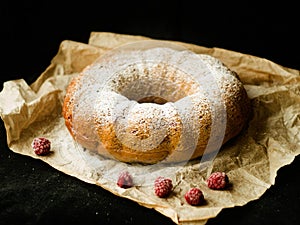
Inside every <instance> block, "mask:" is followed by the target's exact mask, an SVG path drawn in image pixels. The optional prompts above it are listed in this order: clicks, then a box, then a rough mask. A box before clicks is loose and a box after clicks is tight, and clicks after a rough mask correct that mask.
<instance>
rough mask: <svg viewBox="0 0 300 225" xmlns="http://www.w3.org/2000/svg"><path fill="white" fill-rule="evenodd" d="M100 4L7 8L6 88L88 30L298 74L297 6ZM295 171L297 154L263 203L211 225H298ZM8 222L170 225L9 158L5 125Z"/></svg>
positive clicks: (2, 212)
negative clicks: (190, 47)
mask: <svg viewBox="0 0 300 225" xmlns="http://www.w3.org/2000/svg"><path fill="white" fill-rule="evenodd" d="M62 2H63V3H64V4H62ZM95 2H96V1H84V2H73V1H57V2H56V1H24V2H21V3H15V2H14V1H10V2H8V1H6V2H4V3H1V7H0V10H1V11H0V12H1V21H0V23H1V30H0V32H1V36H0V38H1V43H2V46H1V55H2V57H1V60H0V62H1V76H0V83H1V86H0V87H1V88H0V90H1V89H2V84H3V83H4V82H5V81H8V80H14V79H21V78H22V79H25V81H26V82H27V83H29V84H30V83H32V82H33V81H34V80H35V79H36V78H37V77H38V76H39V75H40V74H41V73H42V72H43V71H44V70H45V69H46V67H47V66H48V65H49V64H50V61H51V59H52V58H53V56H54V55H55V54H56V53H57V50H58V47H59V44H60V43H61V41H63V40H67V39H69V40H74V41H78V42H83V43H87V42H88V38H89V35H90V32H92V31H104V32H115V33H122V34H132V35H144V36H148V37H152V38H157V39H168V40H176V41H184V42H189V43H194V44H198V45H201V46H205V47H219V48H224V49H228V50H233V51H237V52H241V53H245V54H250V55H255V56H258V57H261V58H266V59H269V60H271V61H273V62H275V63H277V64H280V65H282V66H285V67H289V68H293V69H297V70H299V69H300V57H299V54H298V52H300V51H299V50H300V48H299V47H300V46H299V40H300V35H299V33H298V30H299V22H300V20H299V18H298V15H297V13H298V11H297V9H298V8H297V6H296V5H295V3H290V2H288V1H285V2H284V3H282V2H281V3H272V5H270V4H267V3H264V2H263V1H260V2H255V1H249V2H248V1H243V3H240V4H236V5H233V4H229V3H228V2H221V3H216V2H215V1H214V2H211V3H205V4H204V3H203V2H199V4H196V3H197V2H193V1H180V0H177V1H176V0H175V1H157V0H152V1H144V2H142V1H141V2H138V1H129V2H120V3H113V2H111V3H109V2H101V1H98V4H95ZM241 4H243V5H241ZM0 104H1V103H0ZM299 172H300V158H299V157H296V158H295V160H294V161H293V162H292V163H291V164H290V165H287V166H284V167H282V168H281V169H280V170H279V171H278V174H277V177H276V181H275V184H274V185H272V186H271V187H270V188H269V189H268V190H267V191H266V192H265V193H264V194H263V195H262V196H261V198H259V199H258V200H255V201H251V202H249V203H248V204H246V205H244V206H240V207H234V208H229V209H224V210H222V211H221V213H220V214H218V216H217V217H216V218H213V219H210V220H209V221H208V222H207V224H208V225H217V224H218V225H219V224H229V223H230V224H239V225H250V224H251V225H256V224H278V225H279V224H280V225H283V224H286V225H296V224H297V225H298V224H300V189H299V185H300V182H299V180H300V179H299ZM10 224H41V225H42V224H43V225H44V224H70V225H71V224H72V225H74V224H85V225H89V224H93V225H94V224H107V225H108V224H114V225H115V224H165V225H166V224H170V225H171V224H174V223H173V222H172V221H171V220H170V219H169V218H167V217H165V216H163V215H161V214H160V213H158V212H156V211H155V210H153V209H148V208H145V207H142V206H140V205H138V204H137V203H135V202H133V201H130V200H127V199H124V198H120V197H117V196H115V195H113V194H112V193H110V192H108V191H106V190H104V189H102V188H100V187H99V186H96V185H91V184H87V183H85V182H83V181H80V180H78V179H76V178H74V177H71V176H68V175H66V174H64V173H61V172H59V171H57V170H55V169H53V168H52V167H50V166H49V165H47V164H45V163H44V162H42V161H40V160H36V159H33V158H30V157H27V156H23V155H19V154H16V153H13V152H12V151H11V150H10V149H9V148H8V147H7V144H6V131H5V128H4V125H3V121H2V120H0V225H10Z"/></svg>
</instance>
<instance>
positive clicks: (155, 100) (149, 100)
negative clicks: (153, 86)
mask: <svg viewBox="0 0 300 225" xmlns="http://www.w3.org/2000/svg"><path fill="white" fill-rule="evenodd" d="M167 102H168V101H167V100H166V99H164V98H162V97H158V96H148V97H144V98H141V99H140V100H138V103H155V104H158V105H163V104H165V103H167Z"/></svg>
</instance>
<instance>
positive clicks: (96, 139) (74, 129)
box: [63, 56, 251, 164]
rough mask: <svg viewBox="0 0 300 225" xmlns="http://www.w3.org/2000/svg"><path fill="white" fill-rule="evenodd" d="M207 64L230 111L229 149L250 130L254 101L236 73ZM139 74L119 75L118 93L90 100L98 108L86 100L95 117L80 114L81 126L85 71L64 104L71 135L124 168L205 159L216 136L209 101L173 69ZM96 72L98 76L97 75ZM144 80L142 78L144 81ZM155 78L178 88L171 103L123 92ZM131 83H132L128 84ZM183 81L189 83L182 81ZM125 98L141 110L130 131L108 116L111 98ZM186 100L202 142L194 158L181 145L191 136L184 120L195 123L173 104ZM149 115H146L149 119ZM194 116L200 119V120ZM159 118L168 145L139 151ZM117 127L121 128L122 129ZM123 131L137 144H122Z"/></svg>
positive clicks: (226, 137) (158, 68)
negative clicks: (138, 143) (78, 98)
mask: <svg viewBox="0 0 300 225" xmlns="http://www.w3.org/2000/svg"><path fill="white" fill-rule="evenodd" d="M203 60H204V62H205V63H206V64H207V65H208V66H209V67H210V68H211V70H212V71H214V70H216V72H217V73H219V74H222V76H221V77H220V80H218V82H219V86H220V88H221V93H222V96H221V98H222V102H223V104H224V105H225V109H226V129H225V133H224V137H221V138H223V141H222V144H224V143H226V142H227V141H228V140H230V139H231V138H233V137H235V136H236V135H238V134H239V133H240V132H241V130H242V129H243V128H244V127H245V125H246V124H247V121H248V119H249V116H250V111H251V108H250V100H249V98H248V96H247V93H246V90H245V89H244V87H243V84H242V83H241V81H240V80H239V78H238V75H237V74H236V73H234V72H233V71H231V70H230V69H229V68H227V67H226V66H225V65H224V64H223V63H221V62H220V61H218V60H217V59H215V58H213V57H211V56H203ZM146 67H147V66H146ZM146 67H145V68H146ZM139 68H140V65H138V66H136V67H134V68H131V69H129V70H127V71H125V72H123V73H121V74H119V75H118V76H117V75H116V77H115V79H114V80H113V81H111V83H113V84H115V83H119V85H117V86H115V87H114V88H115V92H108V93H105V94H106V95H104V96H106V97H105V98H102V99H96V100H95V99H93V100H92V99H91V101H93V103H91V102H89V101H88V100H86V102H87V103H86V104H90V105H88V106H85V107H88V108H94V109H95V112H91V115H86V113H83V114H82V115H81V114H80V113H77V114H76V116H77V117H76V120H74V111H75V112H78V111H80V110H81V108H80V107H82V106H78V108H76V107H77V105H78V104H77V103H76V96H77V95H76V94H77V93H78V92H79V91H80V90H81V89H83V88H86V87H85V86H84V85H83V84H82V81H84V79H87V78H86V77H87V75H86V72H85V71H86V70H84V71H83V72H82V73H81V74H80V75H79V76H77V77H75V78H74V79H73V80H72V81H71V82H70V85H69V87H68V89H67V92H66V96H65V99H64V103H63V116H64V118H65V124H66V127H67V128H68V130H69V131H70V134H71V135H72V136H73V137H74V139H75V140H76V141H77V142H78V143H79V144H81V145H82V146H83V147H85V148H87V149H90V150H92V151H97V152H98V153H99V154H100V155H102V156H105V157H109V158H114V159H116V160H120V161H122V162H139V163H146V164H148V163H150V164H153V163H157V162H160V161H163V160H166V159H167V160H166V162H178V161H182V160H190V159H195V158H197V157H200V156H202V155H203V153H204V151H205V150H206V147H207V144H208V141H209V139H210V137H211V135H214V134H212V121H213V118H212V111H211V110H212V108H211V105H210V101H209V99H207V98H205V97H203V96H202V95H201V93H197V91H195V90H197V89H196V88H194V86H196V85H195V84H194V81H193V80H188V79H186V78H187V77H186V76H185V75H183V74H181V73H180V72H178V71H177V70H176V69H174V68H167V67H166V66H165V65H154V66H153V65H151V66H148V67H147V68H146V69H144V70H143V71H142V72H141V69H139ZM166 68H167V69H166ZM93 72H95V73H96V72H97V71H93ZM134 73H136V74H134ZM140 74H143V76H142V75H140ZM154 74H159V76H156V78H153V79H162V80H161V81H160V80H158V81H157V82H158V83H164V82H167V81H168V80H172V82H175V87H173V88H170V90H171V91H170V93H169V94H166V96H167V97H166V98H165V97H164V98H161V97H159V96H158V97H157V96H148V97H143V98H141V99H137V97H135V95H134V93H132V92H133V91H132V90H131V89H128V90H125V89H126V88H125V89H124V88H123V86H124V87H128V84H126V82H129V83H130V82H134V81H136V80H138V79H141V76H142V77H143V79H146V80H147V79H152V78H151V76H152V75H153V76H155V75H154ZM184 76H185V77H184ZM124 77H125V78H124ZM126 77H128V79H127V80H126ZM157 77H160V78H157ZM180 77H184V79H183V78H182V79H181V78H180ZM124 79H125V80H124ZM218 79H219V78H218ZM120 80H122V81H120ZM147 81H149V80H147ZM121 82H123V83H122V85H123V86H122V85H120V83H121ZM158 83H157V84H158ZM176 85H177V86H176ZM145 87H146V86H143V87H141V88H140V89H141V90H143V89H144V88H145ZM178 87H180V89H181V90H180V91H177V90H176V89H178ZM135 88H137V90H138V89H139V87H138V86H137V87H135ZM151 88H153V89H155V88H161V89H162V88H168V87H166V85H164V87H156V86H155V85H154V86H151ZM167 91H168V90H167ZM137 92H138V91H137ZM175 92H176V93H175ZM124 95H125V96H126V97H128V96H130V98H129V99H130V100H131V101H135V105H134V107H133V106H132V107H133V108H134V109H136V111H134V113H135V114H134V115H133V119H132V120H128V119H127V120H126V121H127V122H126V126H124V127H122V126H121V125H118V124H116V123H115V122H114V121H115V120H110V117H109V116H111V115H109V114H110V111H105V110H111V109H110V108H109V107H108V106H107V105H109V104H110V103H109V101H110V100H109V98H110V97H111V96H115V98H116V99H118V101H119V100H120V101H121V102H122V101H123V98H125V97H124ZM170 96H171V97H172V96H175V97H174V99H173V100H172V99H171V100H170V99H168V98H170ZM184 96H187V97H189V98H190V99H192V101H193V105H192V109H189V110H190V111H191V112H196V113H195V115H194V117H193V121H192V123H195V124H196V126H195V127H197V128H196V129H197V132H196V134H197V135H199V137H198V138H197V143H196V145H195V147H194V149H193V152H185V151H184V150H185V148H186V145H187V144H186V143H184V141H182V136H183V134H184V132H190V131H189V130H187V129H186V128H184V123H185V120H189V119H190V118H181V116H180V115H179V114H178V113H177V112H176V110H175V108H176V107H175V106H174V104H176V102H178V101H180V99H183V98H184ZM201 96H202V97H201ZM102 97H103V96H102ZM199 98H201V100H199ZM112 101H113V100H112ZM103 102H106V103H103ZM174 102H175V103H174ZM173 103H174V104H173ZM92 104H93V105H92ZM143 104H144V105H143ZM146 106H147V107H146ZM106 107H107V108H106ZM168 107H169V108H168ZM174 107H175V108H174ZM166 108H168V109H166ZM147 110H153V112H154V111H155V112H156V111H159V110H161V111H162V112H163V113H157V114H156V115H154V117H151V116H149V115H150V114H151V113H150V112H147ZM172 110H173V111H172ZM144 111H145V112H144ZM165 111H166V112H167V114H168V115H169V117H168V118H167V119H166V118H165V117H163V118H162V116H161V115H165V114H166V113H165ZM112 112H113V110H112ZM144 113H146V114H145V115H146V116H145V115H144ZM147 113H148V114H149V115H148V114H147ZM80 115H81V116H80ZM192 116H193V115H191V117H192ZM195 116H196V117H197V119H195ZM117 117H122V115H117ZM156 117H159V119H161V120H164V123H167V124H168V126H167V127H166V129H167V134H166V135H165V137H164V139H163V140H162V141H161V142H160V143H159V145H156V144H154V147H153V148H147V149H146V148H145V149H139V147H135V143H133V142H134V140H139V141H141V143H142V141H143V140H147V139H148V138H149V136H151V134H150V133H151V132H153V130H151V129H153V128H152V126H154V125H153V124H154V122H153V121H154V120H155V119H156ZM134 118H135V119H134ZM183 120H184V121H183ZM128 121H131V122H128ZM141 121H142V122H141ZM118 126H119V127H121V128H118ZM122 129H123V130H124V129H126V131H124V132H125V133H126V132H127V133H129V134H130V135H131V136H132V139H130V140H126V138H123V139H122V136H120V134H119V133H120V130H122ZM184 135H189V134H184ZM191 135H193V133H191ZM148 145H149V143H148ZM180 146H181V147H180ZM182 146H183V147H182Z"/></svg>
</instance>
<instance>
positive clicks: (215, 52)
mask: <svg viewBox="0 0 300 225" xmlns="http://www.w3.org/2000/svg"><path fill="white" fill-rule="evenodd" d="M147 39H149V38H147V37H143V36H133V35H124V34H115V33H108V32H92V33H91V36H90V39H89V43H87V44H86V43H79V42H75V41H70V40H65V41H62V43H61V45H60V46H59V50H58V52H57V54H56V56H55V57H54V58H53V59H52V61H51V64H50V65H49V67H48V68H46V70H45V71H44V72H43V73H42V74H41V75H40V76H39V77H38V79H37V80H36V81H35V82H34V83H33V84H31V85H28V84H27V83H26V82H25V81H24V80H22V79H20V80H12V81H7V82H5V83H4V88H3V90H2V91H1V93H0V116H1V118H2V120H3V121H4V125H5V128H6V132H7V143H8V146H9V148H10V149H11V150H12V151H14V152H16V153H20V154H23V155H27V156H31V157H33V158H36V159H39V160H43V161H44V162H45V163H47V164H49V165H50V166H52V167H54V168H56V169H57V170H59V171H62V172H64V173H66V174H69V175H71V176H74V177H76V178H78V179H80V180H82V181H85V182H88V183H91V184H95V185H99V186H101V187H102V188H104V189H106V190H108V191H110V192H112V193H114V194H116V195H117V196H120V197H124V198H128V199H131V200H132V201H135V202H137V203H139V204H140V205H141V206H144V207H149V208H154V209H155V210H157V211H158V212H160V213H162V214H163V215H165V216H167V217H169V218H170V219H172V220H173V221H174V222H175V223H176V224H205V223H206V222H207V220H208V219H209V218H213V217H215V216H216V215H217V214H218V213H219V212H220V211H221V210H222V209H223V208H230V207H234V206H242V205H245V204H246V203H248V202H249V201H252V200H255V199H258V198H259V197H260V196H261V195H262V194H263V193H264V192H265V191H266V190H267V189H268V188H269V187H270V186H271V185H273V184H274V182H275V177H276V172H277V171H278V169H279V168H281V167H283V166H285V165H287V164H289V163H291V162H292V161H293V160H294V158H295V156H297V155H298V154H299V153H300V133H299V131H300V72H299V71H298V70H295V69H290V68H285V67H283V66H281V65H278V64H275V63H274V62H271V61H269V60H267V59H263V58H259V57H255V56H251V55H247V54H241V53H238V52H234V51H229V50H225V49H220V48H206V47H201V46H196V45H192V44H189V43H181V42H175V41H166V42H173V43H176V44H180V45H183V46H184V47H186V48H188V49H190V50H192V51H194V52H195V53H206V54H209V55H212V56H214V57H216V58H218V59H220V60H221V61H222V62H223V63H225V64H226V65H227V66H228V67H229V68H231V69H232V70H234V71H236V72H237V73H238V74H239V76H240V78H241V80H242V82H243V83H244V85H245V88H246V90H247V92H248V95H249V97H250V98H251V104H252V107H253V112H254V114H253V118H252V119H251V121H250V122H249V126H248V127H247V129H245V130H244V131H243V132H242V133H240V135H238V136H237V137H236V138H234V139H233V140H231V141H230V142H228V143H227V144H225V145H224V146H223V147H222V150H221V151H220V152H219V153H218V155H217V156H216V158H215V159H214V161H213V165H212V170H213V171H217V170H219V171H225V172H226V173H227V174H228V176H229V179H230V182H231V186H230V188H228V189H226V190H222V191H215V190H210V189H209V188H208V187H207V186H206V184H205V174H202V173H201V172H200V171H199V165H198V163H199V162H198V161H193V162H190V163H189V164H187V165H185V166H184V167H182V168H180V170H178V171H177V172H176V173H174V174H173V175H174V176H173V177H172V179H173V182H174V191H173V193H172V195H171V196H170V197H169V198H166V199H161V198H158V197H156V196H155V195H154V194H153V187H152V186H151V185H145V186H138V187H133V188H129V189H122V188H119V187H118V186H117V185H116V182H115V179H116V176H117V174H115V173H114V172H115V171H117V169H118V168H121V167H122V166H124V165H123V164H122V163H120V162H116V161H113V160H106V159H103V158H101V157H100V156H98V155H95V154H92V153H90V152H88V151H84V150H83V149H81V148H80V147H79V146H78V145H77V144H76V143H74V141H73V139H72V137H71V136H70V134H69V132H68V131H67V129H66V127H65V125H64V120H63V118H62V115H61V106H62V101H63V98H64V94H65V90H66V87H67V85H68V83H69V82H70V80H71V79H72V78H73V77H74V76H76V75H77V74H78V73H79V72H80V71H81V70H82V69H83V68H85V67H86V66H87V65H89V64H91V63H92V62H93V61H95V60H96V59H97V58H98V57H99V56H101V55H102V54H104V53H105V52H106V51H108V50H110V49H112V48H115V47H117V46H120V45H122V44H126V43H129V42H133V41H137V40H147ZM38 136H44V137H47V138H49V139H50V140H51V142H52V153H51V154H50V155H49V156H43V157H41V156H37V155H35V154H34V153H33V151H32V148H31V142H32V140H33V138H34V137H38ZM134 169H135V168H132V170H133V173H134ZM138 169H143V168H141V167H139V168H138ZM108 177H109V179H108ZM190 187H199V188H200V189H201V190H202V191H203V193H204V196H205V199H206V203H205V204H204V205H202V206H196V207H195V206H190V205H188V204H187V203H186V202H185V200H184V193H185V192H186V191H187V190H188V189H189V188H190Z"/></svg>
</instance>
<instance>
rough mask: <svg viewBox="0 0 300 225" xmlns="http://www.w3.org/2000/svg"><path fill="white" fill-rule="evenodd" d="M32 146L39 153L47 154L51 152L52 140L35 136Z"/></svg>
mask: <svg viewBox="0 0 300 225" xmlns="http://www.w3.org/2000/svg"><path fill="white" fill-rule="evenodd" d="M31 146H32V148H33V151H34V153H35V154H37V155H47V154H49V153H50V149H51V142H50V141H49V140H48V139H47V138H44V137H38V138H34V139H33V141H32V143H31Z"/></svg>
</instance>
